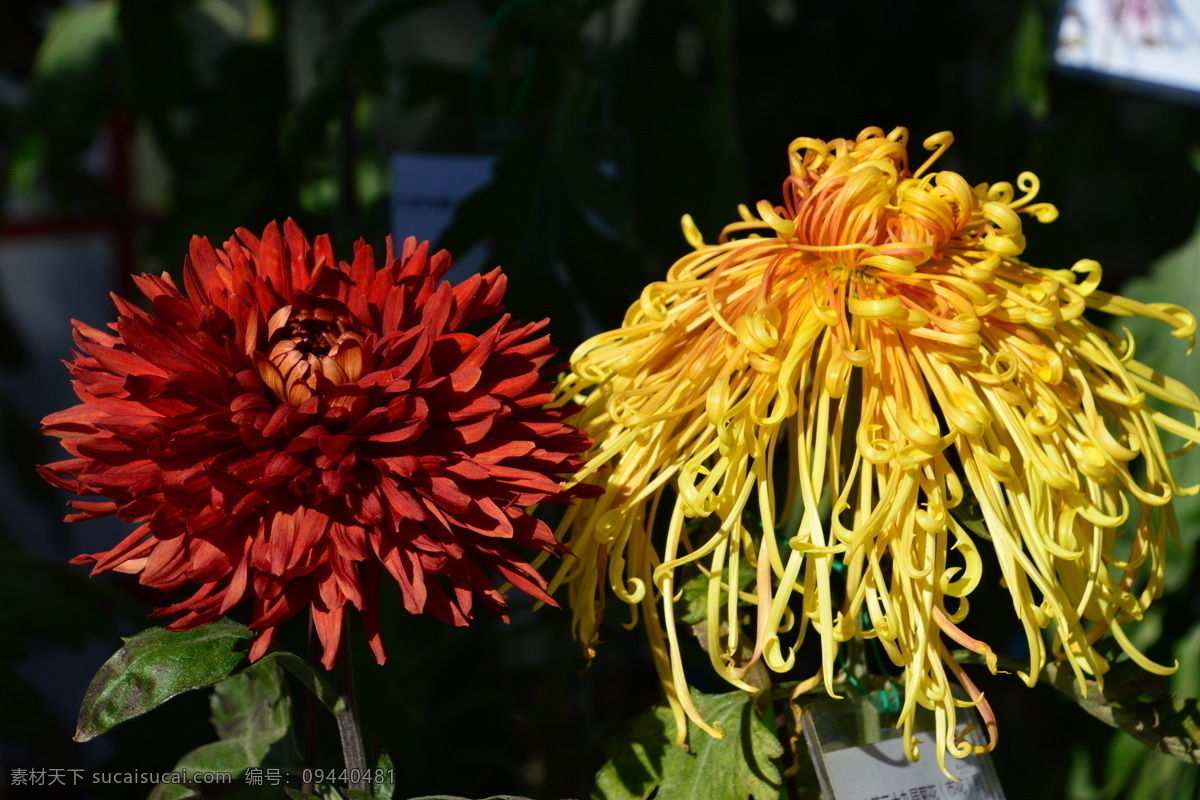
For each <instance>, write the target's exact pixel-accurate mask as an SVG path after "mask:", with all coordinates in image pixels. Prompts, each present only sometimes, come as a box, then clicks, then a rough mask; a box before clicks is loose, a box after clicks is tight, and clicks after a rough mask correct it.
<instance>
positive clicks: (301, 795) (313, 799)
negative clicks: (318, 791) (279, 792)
mask: <svg viewBox="0 0 1200 800" xmlns="http://www.w3.org/2000/svg"><path fill="white" fill-rule="evenodd" d="M283 791H284V792H286V793H287V796H288V797H291V798H293V800H321V798H319V797H317V796H316V795H315V794H309V793H308V792H302V791H300V790H299V789H288V788H286V787H285V788H284V790H283Z"/></svg>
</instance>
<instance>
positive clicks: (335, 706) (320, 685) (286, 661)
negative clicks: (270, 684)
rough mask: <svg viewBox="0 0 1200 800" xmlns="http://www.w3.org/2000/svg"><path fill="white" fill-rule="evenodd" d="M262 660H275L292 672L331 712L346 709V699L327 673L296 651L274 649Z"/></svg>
mask: <svg viewBox="0 0 1200 800" xmlns="http://www.w3.org/2000/svg"><path fill="white" fill-rule="evenodd" d="M262 661H275V662H277V663H278V664H279V666H281V667H283V668H284V669H286V670H287V671H288V672H290V673H292V675H293V676H295V677H296V678H297V679H298V680H299V681H300V682H301V683H303V684H304V686H305V687H306V688H307V689H308V690H309V691H310V692H312V693H313V694H315V695H316V696H317V699H318V700H320V701H321V704H322V705H324V706H325V708H327V709H329V713H331V714H338V713H341V712H342V711H345V710H346V701H345V699H343V698H342V696H341V695H340V694H338V692H337V689H335V688H334V687H333V684H332V683H330V682H329V679H328V678H326V677H325V674H324V673H323V672H321V671H320V670H318V669H317V668H316V667H315V666H313V665H312V664H310V663H308V662H307V661H305V660H304V659H303V658H301V657H300V656H298V655H296V654H295V653H289V652H288V651H286V650H272V651H270V652H268V653H267V654H266V655H265V656H263V657H262Z"/></svg>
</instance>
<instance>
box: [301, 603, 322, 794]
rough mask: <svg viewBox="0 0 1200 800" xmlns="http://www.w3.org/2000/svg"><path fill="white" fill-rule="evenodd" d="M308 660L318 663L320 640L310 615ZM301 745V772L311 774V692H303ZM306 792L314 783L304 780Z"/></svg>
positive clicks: (313, 759)
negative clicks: (302, 761) (302, 763)
mask: <svg viewBox="0 0 1200 800" xmlns="http://www.w3.org/2000/svg"><path fill="white" fill-rule="evenodd" d="M308 662H309V663H310V664H316V665H318V666H319V665H320V663H321V641H320V639H318V638H317V631H316V629H315V628H314V627H313V623H312V616H311V614H310V615H309V619H308ZM301 743H302V744H301V746H302V747H303V752H304V755H303V759H304V771H303V773H302V774H304V775H309V776H311V775H312V774H313V769H314V768H315V767H316V765H317V696H316V695H315V694H314V693H313V692H311V691H310V692H305V693H304V722H303V728H302V731H301ZM301 788H302V789H303V791H304V792H305V793H306V794H313V793H314V792H315V791H316V785H315V784H314V783H313V782H312V781H306V782H305V783H304V785H303V786H302V787H301Z"/></svg>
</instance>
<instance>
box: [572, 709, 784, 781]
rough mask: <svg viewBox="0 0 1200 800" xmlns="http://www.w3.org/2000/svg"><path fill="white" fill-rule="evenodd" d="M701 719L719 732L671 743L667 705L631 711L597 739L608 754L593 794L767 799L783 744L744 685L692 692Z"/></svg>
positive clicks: (776, 777)
mask: <svg viewBox="0 0 1200 800" xmlns="http://www.w3.org/2000/svg"><path fill="white" fill-rule="evenodd" d="M692 696H693V699H694V700H695V701H696V707H697V709H699V711H700V714H701V715H703V716H704V718H705V719H708V720H711V721H714V722H718V723H720V724H721V726H722V727H723V728H724V730H725V738H724V739H714V738H712V737H710V736H708V735H707V734H704V733H701V732H697V731H695V730H693V731H692V735H691V736H690V737H689V739H688V744H689V746H690V748H689V749H686V750H685V749H684V748H682V747H679V746H678V745H676V744H675V737H674V729H675V723H674V718H673V717H672V715H671V710H670V708H669V707H668V706H666V705H657V706H655V707H654V708H652V709H651V710H649V711H647V712H645V713H643V714H640V715H639V716H637V717H634V718H633V719H632V720H630V721H629V722H628V723H626V725H625V730H624V732H623V733H619V734H617V735H616V736H614V737H613V738H611V739H610V740H609V741H608V742H607V743H606V744H605V747H604V750H605V753H606V754H607V755H608V759H609V760H608V762H607V763H606V764H605V765H604V766H603V767H601V768H600V771H599V772H598V773H596V788H595V789H594V791H593V792H592V797H593V800H646V798H649V797H650V796H651V795H653V796H654V797H655V800H693V798H698V797H703V798H705V799H706V800H746V798H748V797H753V798H755V800H770V798H775V797H778V796H779V793H780V790H781V786H782V782H783V778H782V775H781V774H780V772H779V768H778V766H776V764H775V762H774V759H777V758H779V757H780V756H782V755H783V745H782V744H780V743H779V740H778V739H777V738H776V737H775V735H774V734H772V733H771V731H770V729H768V728H767V726H766V724H765V723H764V722H763V721H762V719H761V718H759V716H758V714H757V712H756V711H755V709H754V698H753V696H752V695H751V694H749V693H747V692H741V691H734V692H729V693H726V694H711V695H710V694H703V693H701V692H694V693H693V695H692Z"/></svg>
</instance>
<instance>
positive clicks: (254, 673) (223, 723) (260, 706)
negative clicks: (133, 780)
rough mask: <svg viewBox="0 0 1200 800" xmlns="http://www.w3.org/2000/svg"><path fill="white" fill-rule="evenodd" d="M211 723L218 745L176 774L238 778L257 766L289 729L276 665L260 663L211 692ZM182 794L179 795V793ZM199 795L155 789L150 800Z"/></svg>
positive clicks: (189, 758)
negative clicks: (207, 774) (216, 774)
mask: <svg viewBox="0 0 1200 800" xmlns="http://www.w3.org/2000/svg"><path fill="white" fill-rule="evenodd" d="M210 703H211V705H212V714H213V715H212V723H213V727H214V728H215V729H216V731H217V736H218V737H219V741H216V742H213V743H212V744H206V745H203V746H201V747H198V748H196V749H195V750H193V751H191V752H190V753H188V754H187V755H185V756H184V757H183V758H181V759H180V760H179V761H178V762H177V763H176V764H175V768H174V771H175V772H187V773H194V772H227V773H229V774H230V775H232V776H233V777H234V778H237V777H238V776H240V775H241V774H242V773H244V772H245V771H246V769H247V768H249V767H257V766H260V765H261V764H262V763H263V762H264V760H265V759H266V757H267V754H268V753H269V752H270V751H271V749H272V748H273V747H276V746H277V745H278V744H280V743H281V740H282V739H283V738H284V737H285V736H286V735H287V732H288V728H289V725H290V724H291V703H290V701H289V699H288V697H287V693H286V687H285V684H284V679H283V674H282V673H281V672H280V668H279V667H278V665H276V664H272V663H269V662H268V663H263V662H261V661H260V662H259V663H257V664H255V665H254V666H252V667H250V668H249V669H246V670H245V671H243V672H240V673H238V674H237V675H234V676H233V677H231V678H229V679H227V680H224V681H221V682H220V683H218V684H217V685H216V686H214V687H213V692H212V697H211V698H210ZM181 790H182V793H181ZM195 796H198V795H197V794H196V793H195V792H194V791H193V790H191V789H190V788H189V787H186V786H181V785H178V784H159V785H158V786H157V787H156V788H155V790H154V791H153V792H151V793H150V800H183V798H187V797H195Z"/></svg>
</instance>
